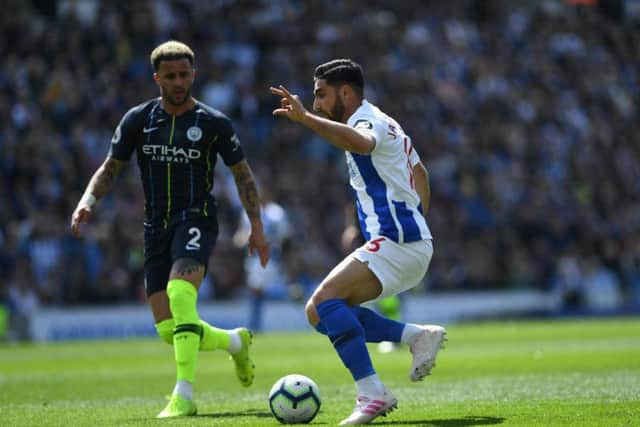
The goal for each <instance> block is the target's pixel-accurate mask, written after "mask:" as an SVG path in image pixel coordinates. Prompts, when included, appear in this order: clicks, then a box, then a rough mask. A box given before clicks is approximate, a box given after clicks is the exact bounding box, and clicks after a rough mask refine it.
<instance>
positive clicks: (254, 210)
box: [231, 160, 260, 220]
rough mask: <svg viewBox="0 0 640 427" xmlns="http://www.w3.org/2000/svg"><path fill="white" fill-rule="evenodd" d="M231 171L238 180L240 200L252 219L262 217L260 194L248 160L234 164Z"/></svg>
mask: <svg viewBox="0 0 640 427" xmlns="http://www.w3.org/2000/svg"><path fill="white" fill-rule="evenodd" d="M231 172H232V173H233V176H234V178H235V180H236V186H237V187H238V194H239V195H240V200H241V201H242V205H243V206H244V209H245V211H247V216H249V219H250V220H259V219H260V196H259V195H258V188H257V187H256V182H255V179H254V178H253V173H252V172H251V168H250V167H249V164H248V163H247V162H246V160H243V161H241V162H240V163H238V164H236V165H233V166H232V167H231Z"/></svg>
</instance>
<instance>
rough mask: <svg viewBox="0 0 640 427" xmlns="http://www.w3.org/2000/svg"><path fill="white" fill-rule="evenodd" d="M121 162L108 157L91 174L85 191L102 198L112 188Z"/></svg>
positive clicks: (120, 167)
mask: <svg viewBox="0 0 640 427" xmlns="http://www.w3.org/2000/svg"><path fill="white" fill-rule="evenodd" d="M122 164H123V162H121V161H119V160H115V159H112V158H108V159H107V160H105V161H104V163H103V164H102V165H101V166H100V167H99V168H98V170H97V171H96V173H94V174H93V177H92V178H91V181H89V185H87V189H86V190H85V193H89V194H93V195H94V196H95V197H96V199H100V198H102V197H103V196H104V195H105V194H107V193H108V192H109V191H111V189H112V188H113V184H114V183H115V181H116V178H117V177H118V175H119V174H120V170H121V169H122Z"/></svg>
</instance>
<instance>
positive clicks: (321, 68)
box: [313, 59, 364, 97]
mask: <svg viewBox="0 0 640 427" xmlns="http://www.w3.org/2000/svg"><path fill="white" fill-rule="evenodd" d="M313 78H314V79H316V80H320V79H322V80H326V81H327V84H328V85H331V86H336V85H342V84H347V85H350V86H351V87H353V88H354V89H355V91H356V92H357V93H358V95H360V96H361V97H362V96H363V93H364V76H363V74H362V67H361V66H360V64H358V63H357V62H355V61H353V60H351V59H334V60H331V61H329V62H325V63H324V64H320V65H318V66H317V67H316V69H315V71H314V72H313Z"/></svg>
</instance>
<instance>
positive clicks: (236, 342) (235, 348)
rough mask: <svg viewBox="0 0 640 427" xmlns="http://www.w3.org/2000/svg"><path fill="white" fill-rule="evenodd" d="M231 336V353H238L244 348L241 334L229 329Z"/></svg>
mask: <svg viewBox="0 0 640 427" xmlns="http://www.w3.org/2000/svg"><path fill="white" fill-rule="evenodd" d="M229 337H230V338H231V340H230V341H229V353H231V354H236V353H237V352H239V351H240V350H241V349H242V340H241V339H240V335H238V333H237V332H235V331H229Z"/></svg>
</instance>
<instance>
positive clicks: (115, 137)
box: [111, 126, 122, 144]
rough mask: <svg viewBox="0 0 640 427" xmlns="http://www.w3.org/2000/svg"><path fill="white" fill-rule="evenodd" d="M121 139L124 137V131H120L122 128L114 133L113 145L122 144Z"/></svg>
mask: <svg viewBox="0 0 640 427" xmlns="http://www.w3.org/2000/svg"><path fill="white" fill-rule="evenodd" d="M120 137H122V131H121V130H120V126H118V127H117V128H116V131H115V132H114V133H113V138H111V143H112V144H117V143H118V142H120Z"/></svg>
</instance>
